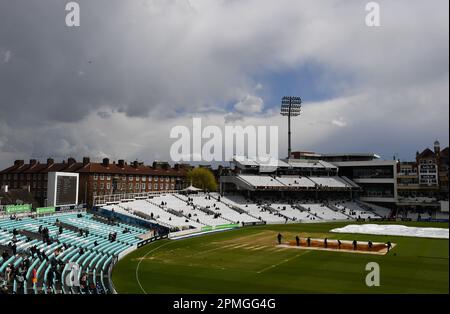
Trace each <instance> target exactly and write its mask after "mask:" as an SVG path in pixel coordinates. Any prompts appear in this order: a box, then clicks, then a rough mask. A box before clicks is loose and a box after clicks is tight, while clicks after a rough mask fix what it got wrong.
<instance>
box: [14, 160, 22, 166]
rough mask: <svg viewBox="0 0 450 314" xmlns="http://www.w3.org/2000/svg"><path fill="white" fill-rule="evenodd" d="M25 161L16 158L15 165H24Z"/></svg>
mask: <svg viewBox="0 0 450 314" xmlns="http://www.w3.org/2000/svg"><path fill="white" fill-rule="evenodd" d="M24 163H25V162H24V161H23V160H15V161H14V166H23V164H24Z"/></svg>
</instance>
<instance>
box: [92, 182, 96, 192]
mask: <svg viewBox="0 0 450 314" xmlns="http://www.w3.org/2000/svg"><path fill="white" fill-rule="evenodd" d="M92 187H93V188H94V190H97V182H94V184H93V185H92Z"/></svg>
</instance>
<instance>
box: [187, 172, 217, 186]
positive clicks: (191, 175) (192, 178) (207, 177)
mask: <svg viewBox="0 0 450 314" xmlns="http://www.w3.org/2000/svg"><path fill="white" fill-rule="evenodd" d="M186 180H187V182H190V183H191V184H192V185H193V186H195V187H196V188H199V189H203V190H208V191H216V190H217V182H216V178H215V177H214V174H213V173H212V172H211V170H209V169H207V168H194V169H191V170H189V171H188V173H187V174H186Z"/></svg>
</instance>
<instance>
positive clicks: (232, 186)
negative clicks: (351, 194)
mask: <svg viewBox="0 0 450 314" xmlns="http://www.w3.org/2000/svg"><path fill="white" fill-rule="evenodd" d="M233 164H234V166H235V171H234V172H233V173H232V174H230V175H226V176H221V178H220V188H221V191H222V192H223V191H230V190H245V191H267V190H270V191H330V190H331V191H343V192H345V191H352V190H354V191H358V190H359V189H360V188H359V186H358V185H357V184H356V183H355V182H353V181H351V180H350V179H348V178H346V177H339V176H338V175H337V173H338V168H337V167H336V166H334V165H332V164H331V163H328V162H325V161H321V160H300V159H298V160H292V159H289V160H284V161H283V160H269V161H264V162H261V161H258V160H255V159H248V158H245V157H235V158H234V159H233Z"/></svg>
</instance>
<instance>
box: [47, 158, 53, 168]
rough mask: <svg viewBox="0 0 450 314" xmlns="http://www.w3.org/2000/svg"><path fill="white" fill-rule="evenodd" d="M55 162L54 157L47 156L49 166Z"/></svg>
mask: <svg viewBox="0 0 450 314" xmlns="http://www.w3.org/2000/svg"><path fill="white" fill-rule="evenodd" d="M54 163H55V161H54V160H53V158H47V166H51V165H53V164H54Z"/></svg>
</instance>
